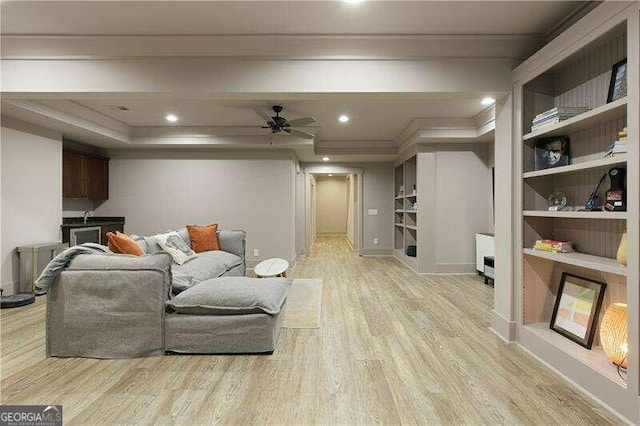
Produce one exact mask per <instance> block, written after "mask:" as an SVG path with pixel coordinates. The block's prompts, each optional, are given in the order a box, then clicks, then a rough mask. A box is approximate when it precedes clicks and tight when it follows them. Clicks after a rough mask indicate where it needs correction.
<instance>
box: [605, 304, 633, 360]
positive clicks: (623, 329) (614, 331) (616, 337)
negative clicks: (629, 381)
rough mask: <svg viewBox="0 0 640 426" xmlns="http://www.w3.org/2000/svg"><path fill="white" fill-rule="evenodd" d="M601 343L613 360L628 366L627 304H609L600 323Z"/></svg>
mask: <svg viewBox="0 0 640 426" xmlns="http://www.w3.org/2000/svg"><path fill="white" fill-rule="evenodd" d="M600 343H601V344H602V349H604V353H606V354H607V356H608V357H609V359H610V360H611V362H613V363H614V364H615V365H619V366H620V367H624V368H627V350H628V345H627V304H626V303H614V304H613V305H611V306H609V308H608V309H607V312H605V313H604V316H603V317H602V322H601V323H600Z"/></svg>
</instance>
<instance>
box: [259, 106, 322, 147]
mask: <svg viewBox="0 0 640 426" xmlns="http://www.w3.org/2000/svg"><path fill="white" fill-rule="evenodd" d="M272 108H273V112H275V113H276V115H275V116H273V117H269V115H268V114H267V113H265V112H263V111H260V110H259V109H254V111H255V112H256V114H258V115H259V116H260V118H262V119H263V120H264V121H265V122H266V126H262V128H263V129H271V133H274V134H275V133H280V132H284V134H286V135H291V136H298V137H300V138H304V139H313V138H314V136H313V133H309V132H305V131H303V130H298V129H294V128H293V127H301V126H309V125H311V124H314V123H316V119H315V118H313V117H303V118H296V119H294V120H287V119H286V118H284V117H280V113H281V112H282V110H283V109H284V108H283V107H282V106H280V105H274V106H273V107H272Z"/></svg>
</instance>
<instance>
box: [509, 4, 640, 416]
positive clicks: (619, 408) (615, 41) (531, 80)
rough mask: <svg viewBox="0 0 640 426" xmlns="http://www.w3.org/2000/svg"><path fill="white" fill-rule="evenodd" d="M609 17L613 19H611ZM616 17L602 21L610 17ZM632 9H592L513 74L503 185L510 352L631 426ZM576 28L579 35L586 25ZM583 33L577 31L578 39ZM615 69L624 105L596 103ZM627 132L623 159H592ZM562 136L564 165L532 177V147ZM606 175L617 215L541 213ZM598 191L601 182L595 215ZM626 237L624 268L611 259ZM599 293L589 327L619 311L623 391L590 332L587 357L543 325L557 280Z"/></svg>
mask: <svg viewBox="0 0 640 426" xmlns="http://www.w3.org/2000/svg"><path fill="white" fill-rule="evenodd" d="M616 7H618V9H615V8H616ZM612 8H613V9H615V10H617V11H616V12H615V13H611V14H609V13H608V12H607V11H608V10H611V9H612ZM639 12H640V8H639V7H638V5H637V4H636V5H634V6H631V5H629V6H627V7H626V8H624V7H620V5H619V4H618V6H613V5H610V4H607V3H606V2H605V3H603V4H602V5H601V6H598V7H597V8H596V9H595V10H594V11H593V12H591V13H590V14H588V15H587V16H586V17H585V18H583V19H582V20H581V21H580V22H579V23H578V24H576V25H574V26H573V27H571V28H569V29H568V30H566V31H565V32H564V33H563V35H562V36H563V40H557V39H556V40H554V42H552V43H549V44H548V45H546V46H545V47H543V48H542V49H541V50H540V51H539V52H537V53H536V54H535V55H534V56H532V57H531V58H530V59H528V60H527V61H525V62H524V63H523V64H522V65H520V66H519V67H518V68H517V69H516V70H515V71H514V76H515V79H514V113H515V120H514V133H513V136H514V140H515V141H518V143H517V144H516V147H515V154H516V158H518V157H519V158H521V161H516V162H515V164H514V175H513V176H514V179H516V181H517V182H518V183H517V184H516V190H515V196H514V199H515V203H516V217H515V219H514V221H515V224H516V226H515V229H516V234H515V236H514V240H515V242H516V244H517V245H518V246H519V247H520V248H521V250H522V252H521V255H519V256H516V260H515V267H516V274H515V276H516V278H515V279H516V290H515V293H514V295H515V299H516V300H515V303H514V306H515V321H516V330H515V336H516V340H517V342H518V344H520V345H521V346H522V347H523V348H524V349H525V350H527V351H529V352H530V353H532V354H533V355H534V356H535V357H537V358H538V359H540V360H541V361H542V362H544V363H546V364H547V365H548V366H550V367H551V368H553V369H555V370H556V371H557V372H559V373H560V374H562V375H563V376H564V377H565V378H567V379H568V380H570V381H571V382H573V383H575V384H576V385H578V386H579V387H580V388H582V389H584V390H586V391H587V392H588V393H589V394H590V395H592V396H594V397H595V398H597V399H598V400H599V401H601V402H603V403H604V404H606V405H607V406H608V407H610V408H611V409H613V410H615V411H616V412H618V413H619V414H621V415H622V416H624V417H626V418H627V419H628V420H629V421H630V422H631V423H634V424H638V423H640V409H639V407H640V397H639V396H640V367H639V365H638V364H639V356H638V352H639V349H640V336H639V334H638V330H639V329H640V315H639V311H640V307H639V304H640V302H639V301H640V291H639V287H640V285H639V271H640V259H639V253H638V250H637V246H638V243H639V240H640V238H639V234H640V212H639V210H640V191H638V184H639V182H640V170H639V168H640V150H639V148H638V146H639V145H640V143H639V142H640V141H639V134H640V132H639V127H640V119H639V116H640V82H639V80H638V74H639V73H638V69H639V68H640V52H639V50H638V47H639V44H640V42H639V40H638V39H639V34H640V16H639ZM587 23H588V24H587ZM587 28H588V30H587ZM624 58H626V59H627V71H628V74H627V76H635V78H630V77H629V78H628V80H627V96H626V97H624V98H622V99H618V100H615V101H613V102H609V103H607V102H606V101H607V89H608V87H609V80H610V78H611V69H612V67H613V65H614V64H615V63H617V62H619V61H620V60H622V59H624ZM565 106H566V107H570V106H575V107H587V108H589V111H587V112H585V113H582V114H580V115H577V116H575V117H572V118H570V119H568V120H564V121H562V122H559V123H554V124H549V125H547V126H545V127H543V128H539V129H537V130H535V131H531V127H532V121H533V119H534V117H535V116H536V115H538V114H540V113H543V112H544V111H547V110H549V109H551V108H553V107H565ZM623 127H627V128H628V130H627V134H628V136H627V139H628V141H629V142H628V147H629V148H628V152H627V153H626V154H622V155H617V156H615V157H610V158H604V154H605V152H606V151H607V149H608V147H609V145H610V144H611V143H612V142H614V141H615V140H617V139H618V137H619V136H618V132H619V131H621V130H622V128H623ZM559 136H566V137H568V138H569V140H570V157H571V162H572V164H569V165H567V166H562V167H557V168H552V169H545V170H534V169H535V161H534V160H535V146H536V143H537V141H538V140H539V139H542V138H550V137H559ZM612 167H624V168H626V170H627V179H626V189H627V209H626V211H618V212H608V211H548V210H546V208H547V201H546V200H547V198H548V196H549V195H550V194H552V193H554V192H561V193H563V194H564V195H565V196H566V197H567V199H568V203H567V204H568V205H569V206H579V205H583V204H584V203H585V201H586V200H587V199H588V198H589V196H590V194H591V193H592V192H593V191H594V190H595V188H596V186H597V184H598V182H599V180H600V178H601V177H602V176H603V174H605V173H606V172H607V171H608V170H609V169H610V168H612ZM609 186H610V180H609V178H606V179H605V181H604V182H603V185H602V187H601V188H600V190H599V200H600V202H599V204H603V199H604V193H605V191H606V190H607V189H608V188H609ZM625 230H626V232H627V241H628V251H627V266H623V265H621V264H619V263H618V262H617V261H616V259H615V257H616V251H617V248H618V244H619V242H620V238H621V236H622V233H623V232H624V231H625ZM546 238H549V239H558V240H565V241H571V242H572V243H573V246H574V249H575V250H576V252H575V253H553V252H546V251H538V250H533V248H532V246H533V243H534V242H535V241H536V240H537V239H546ZM564 272H569V273H572V274H574V275H578V276H584V277H590V278H592V279H596V280H599V281H603V282H605V283H606V284H607V286H606V290H605V293H604V301H603V303H602V307H601V311H600V317H599V318H597V319H596V327H597V330H598V329H599V327H598V324H599V322H600V320H601V318H602V315H603V314H604V312H605V311H606V310H607V308H608V306H609V305H610V304H611V303H614V302H625V303H627V304H628V331H629V338H628V345H629V367H628V369H627V372H626V376H625V377H626V379H627V381H625V380H623V379H622V378H621V377H620V375H618V371H617V367H616V366H614V365H613V364H612V363H611V362H610V361H609V359H608V358H607V357H606V355H605V354H604V352H603V351H602V349H601V348H600V347H599V337H598V334H597V333H596V338H595V340H594V344H593V347H592V348H591V349H590V350H589V349H586V348H584V347H582V346H580V345H578V344H576V343H574V342H573V341H571V340H569V339H567V338H565V337H564V336H562V335H560V334H558V333H556V332H555V331H553V330H551V329H550V327H549V323H550V321H551V316H552V312H553V307H554V304H555V300H556V297H557V296H558V294H557V292H558V288H559V281H560V277H561V276H562V273H564Z"/></svg>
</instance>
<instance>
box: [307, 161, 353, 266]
mask: <svg viewBox="0 0 640 426" xmlns="http://www.w3.org/2000/svg"><path fill="white" fill-rule="evenodd" d="M303 173H304V174H305V199H306V202H305V210H306V211H305V242H306V247H305V248H306V253H310V250H311V243H312V242H313V241H312V239H311V238H309V236H310V232H312V230H311V214H312V213H311V208H310V205H311V200H310V198H311V194H310V192H311V177H310V176H311V175H327V174H329V173H336V174H338V173H340V174H352V175H356V176H357V182H356V184H357V185H356V188H357V192H356V197H357V198H356V208H355V211H354V213H355V216H354V219H355V222H356V223H355V225H354V231H355V233H356V235H355V238H354V240H355V241H356V251H357V252H358V255H359V256H362V234H363V230H362V224H363V217H362V216H363V211H362V205H363V204H362V190H363V185H362V176H363V174H364V170H363V169H361V168H358V167H344V166H334V165H321V166H320V165H310V166H306V167H304V169H303Z"/></svg>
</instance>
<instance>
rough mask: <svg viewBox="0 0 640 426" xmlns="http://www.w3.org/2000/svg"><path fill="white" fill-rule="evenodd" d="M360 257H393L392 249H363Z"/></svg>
mask: <svg viewBox="0 0 640 426" xmlns="http://www.w3.org/2000/svg"><path fill="white" fill-rule="evenodd" d="M362 256H365V257H380V256H382V257H387V256H393V249H391V248H379V249H372V248H363V249H362Z"/></svg>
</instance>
